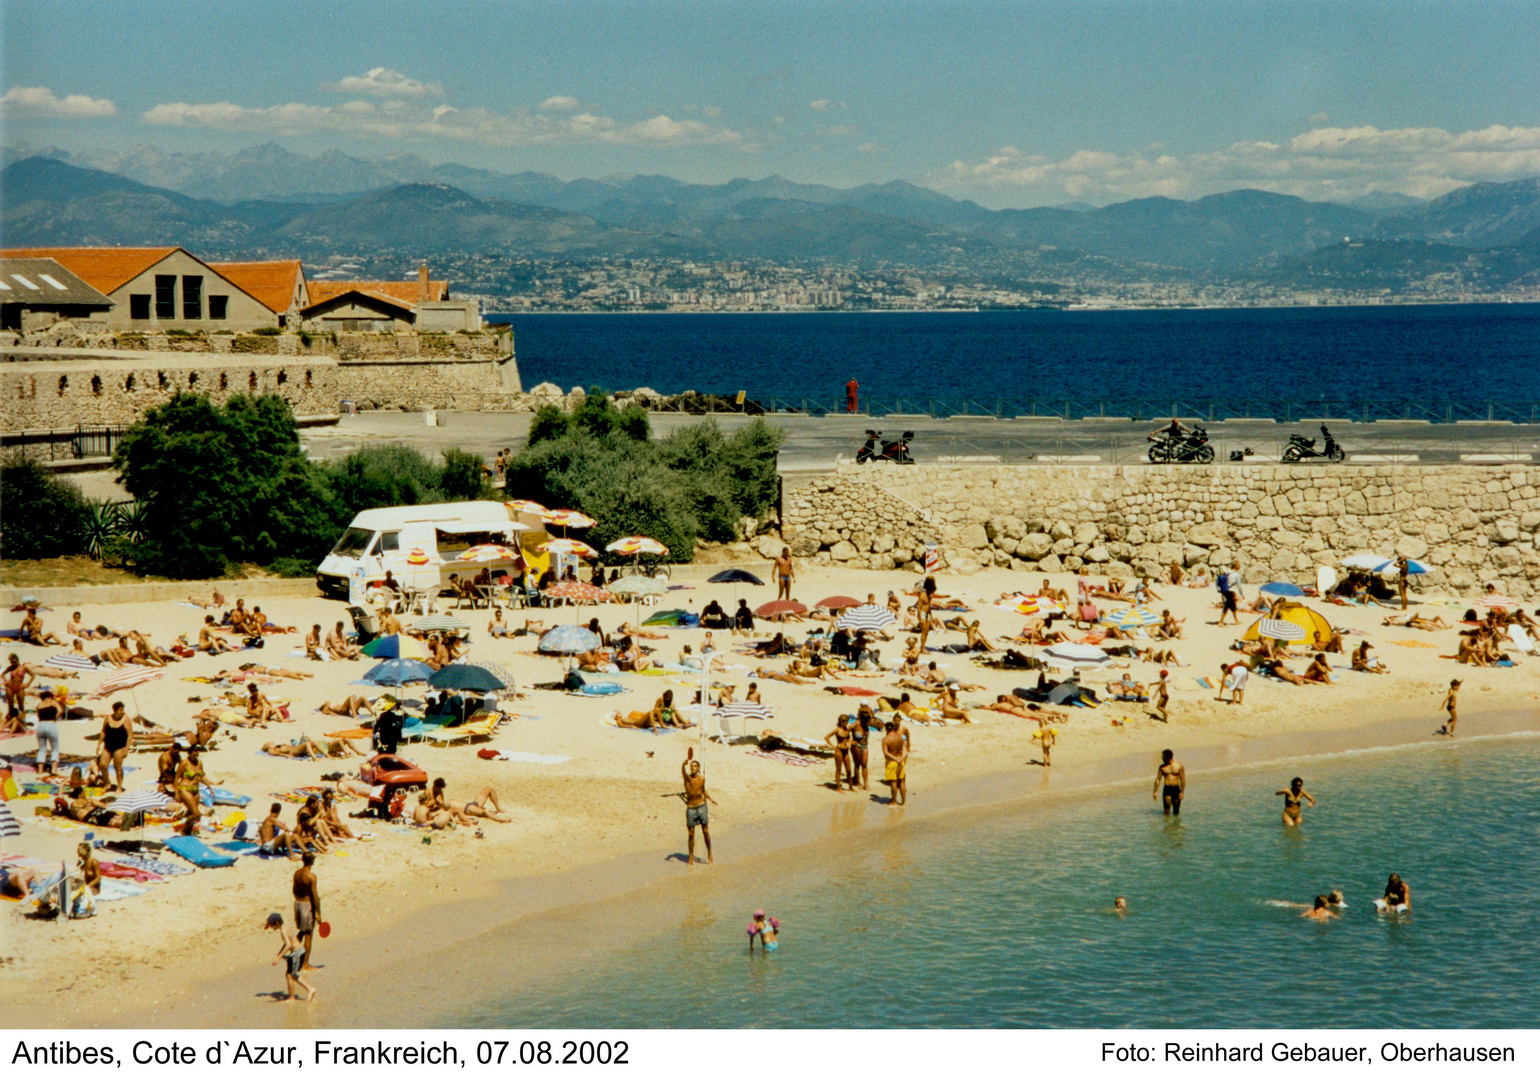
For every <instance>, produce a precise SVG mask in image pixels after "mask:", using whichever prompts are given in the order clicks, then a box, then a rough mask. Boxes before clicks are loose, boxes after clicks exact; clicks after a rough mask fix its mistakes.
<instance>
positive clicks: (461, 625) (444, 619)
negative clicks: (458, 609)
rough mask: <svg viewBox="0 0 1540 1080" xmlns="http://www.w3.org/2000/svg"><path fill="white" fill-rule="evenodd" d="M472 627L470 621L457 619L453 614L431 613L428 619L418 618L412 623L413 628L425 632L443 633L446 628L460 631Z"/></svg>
mask: <svg viewBox="0 0 1540 1080" xmlns="http://www.w3.org/2000/svg"><path fill="white" fill-rule="evenodd" d="M470 628H471V624H470V623H468V622H466V621H465V620H464V619H457V618H455V617H454V616H453V615H429V616H428V617H427V618H426V619H418V620H417V621H416V622H415V623H413V624H412V629H413V630H419V631H421V632H422V633H424V634H435V633H442V632H443V631H445V630H453V631H456V632H459V631H464V630H469V629H470Z"/></svg>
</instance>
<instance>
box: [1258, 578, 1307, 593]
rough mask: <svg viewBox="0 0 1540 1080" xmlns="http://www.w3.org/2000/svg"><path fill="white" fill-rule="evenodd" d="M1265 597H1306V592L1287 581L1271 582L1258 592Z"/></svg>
mask: <svg viewBox="0 0 1540 1080" xmlns="http://www.w3.org/2000/svg"><path fill="white" fill-rule="evenodd" d="M1257 591H1258V592H1260V593H1261V594H1262V595H1264V596H1304V595H1305V590H1304V589H1301V588H1300V587H1299V586H1298V585H1291V584H1290V583H1289V582H1287V581H1269V582H1268V583H1267V584H1266V585H1263V586H1262V587H1261V588H1260V589H1258V590H1257Z"/></svg>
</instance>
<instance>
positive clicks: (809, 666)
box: [786, 652, 834, 680]
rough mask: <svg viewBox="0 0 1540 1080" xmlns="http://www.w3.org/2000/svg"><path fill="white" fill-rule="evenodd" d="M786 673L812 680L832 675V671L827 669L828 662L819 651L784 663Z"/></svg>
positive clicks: (831, 676)
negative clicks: (805, 657) (804, 658)
mask: <svg viewBox="0 0 1540 1080" xmlns="http://www.w3.org/2000/svg"><path fill="white" fill-rule="evenodd" d="M786 673H787V674H788V675H797V676H800V677H801V678H804V679H814V680H818V679H830V678H833V677H834V676H833V672H831V671H830V670H829V665H828V663H827V662H825V661H824V657H823V654H822V653H819V652H815V653H813V654H812V656H810V657H808V659H806V660H793V661H792V662H791V663H789V664H787V665H786Z"/></svg>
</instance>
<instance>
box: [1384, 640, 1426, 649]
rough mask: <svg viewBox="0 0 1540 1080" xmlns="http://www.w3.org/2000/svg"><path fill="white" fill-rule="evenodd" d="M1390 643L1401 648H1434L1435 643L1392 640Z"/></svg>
mask: <svg viewBox="0 0 1540 1080" xmlns="http://www.w3.org/2000/svg"><path fill="white" fill-rule="evenodd" d="M1391 644H1392V645H1399V646H1401V647H1402V648H1403V649H1436V648H1438V646H1437V645H1435V644H1433V642H1431V641H1392V642H1391Z"/></svg>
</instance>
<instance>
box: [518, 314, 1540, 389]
mask: <svg viewBox="0 0 1540 1080" xmlns="http://www.w3.org/2000/svg"><path fill="white" fill-rule="evenodd" d="M493 318H497V319H502V320H504V321H508V322H511V324H512V326H513V329H514V335H515V342H516V347H517V351H518V357H519V369H520V373H521V375H522V376H523V379H524V383H525V385H526V386H533V385H535V384H536V383H538V382H543V381H546V380H550V381H552V382H556V383H558V384H560V385H561V386H563V387H571V386H575V385H583V386H585V387H587V386H590V385H599V386H603V387H605V388H606V389H612V390H613V389H630V388H634V387H637V386H643V385H646V386H651V387H652V388H653V389H655V390H658V391H661V392H663V393H678V392H679V391H682V390H689V389H694V390H701V391H710V392H716V393H734V392H736V391H738V390H746V391H748V393H749V395H750V396H751V397H753V398H756V399H759V400H770V399H781V400H783V401H784V400H796V399H801V398H821V399H828V400H832V399H834V398H836V397H838V396H839V395H841V394H843V392H844V391H843V387H844V384H845V380H847V379H848V378H850V376H851V375H855V376H856V377H857V378H858V379H859V380H860V382H861V386H862V388H863V389H864V391H865V392H866V393H868V394H871V395H874V396H875V397H877V398H879V399H892V398H905V399H915V400H923V399H925V398H970V399H974V400H978V401H987V400H991V399H994V398H1010V399H1027V398H1043V399H1047V398H1058V399H1064V398H1093V399H1094V398H1105V397H1170V396H1173V395H1181V396H1183V397H1188V398H1194V397H1197V398H1204V399H1243V400H1257V399H1269V398H1271V399H1289V400H1303V399H1320V398H1323V397H1325V398H1335V399H1343V398H1346V399H1352V400H1360V401H1361V400H1398V401H1399V400H1424V399H1431V400H1438V401H1462V402H1463V401H1479V402H1487V401H1514V400H1525V401H1528V400H1540V364H1537V363H1536V361H1537V360H1540V304H1505V305H1500V304H1493V305H1460V306H1434V307H1395V308H1373V307H1370V308H1324V309H1315V308H1295V309H1250V310H1233V311H1084V312H1080V311H1073V312H1058V311H1020V312H982V313H935V314H931V313H925V314H870V315H857V314H850V315H837V314H788V315H751V314H745V315H687V314H679V315H511V316H493Z"/></svg>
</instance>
